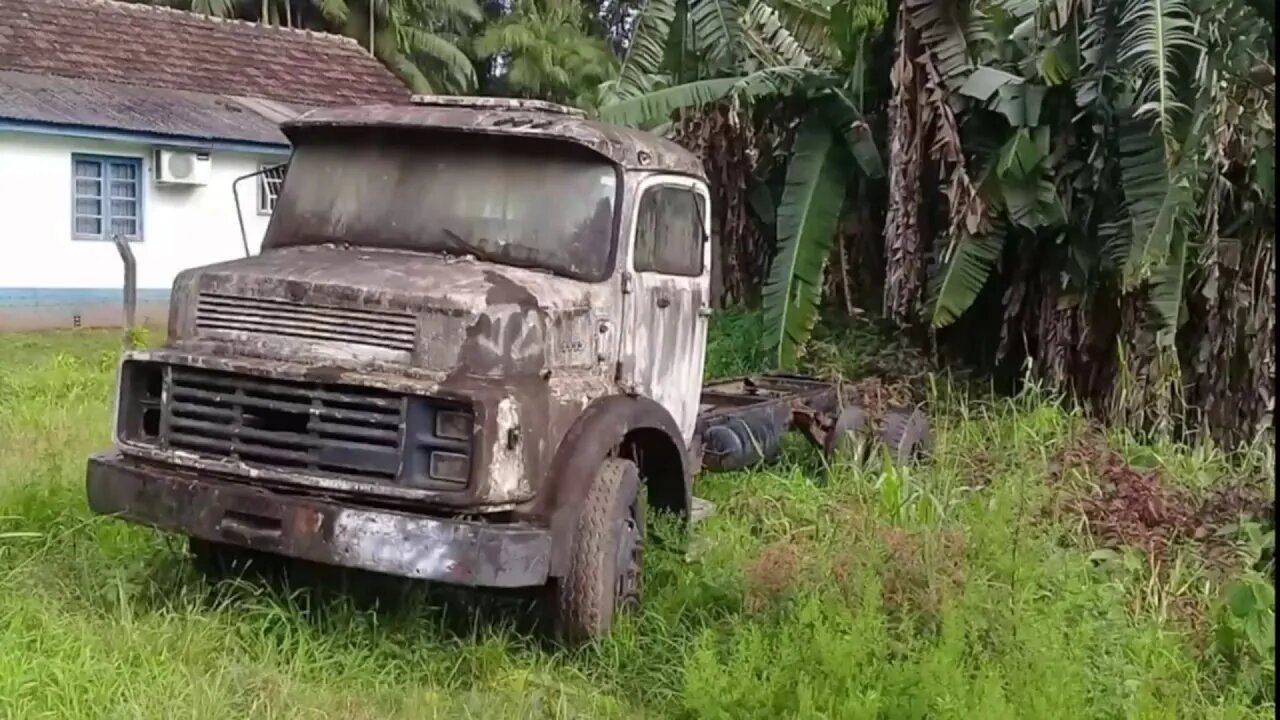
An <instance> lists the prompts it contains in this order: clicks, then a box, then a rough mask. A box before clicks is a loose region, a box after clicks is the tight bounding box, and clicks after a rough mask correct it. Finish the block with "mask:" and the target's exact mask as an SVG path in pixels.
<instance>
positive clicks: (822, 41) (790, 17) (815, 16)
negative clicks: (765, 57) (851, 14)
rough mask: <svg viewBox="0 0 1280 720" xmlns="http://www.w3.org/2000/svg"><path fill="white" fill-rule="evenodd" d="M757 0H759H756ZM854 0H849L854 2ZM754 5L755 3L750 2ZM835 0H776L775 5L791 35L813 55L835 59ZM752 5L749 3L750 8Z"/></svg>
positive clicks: (783, 24)
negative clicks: (833, 24)
mask: <svg viewBox="0 0 1280 720" xmlns="http://www.w3.org/2000/svg"><path fill="white" fill-rule="evenodd" d="M756 1H757V2H758V0H756ZM851 1H852V0H846V2H851ZM751 4H752V5H754V4H755V3H754V2H753V3H751ZM836 4H837V3H836V2H834V0H773V2H772V7H773V9H774V10H775V11H776V12H777V16H778V19H779V20H780V21H781V23H782V26H783V27H784V28H786V30H787V32H788V33H790V34H791V37H793V38H795V40H796V42H798V43H799V44H800V46H801V47H802V48H804V50H805V52H807V53H808V54H809V55H811V56H821V57H824V58H827V59H834V57H833V49H834V48H833V47H832V42H831V23H832V14H831V13H832V6H833V5H836ZM750 7H751V5H748V9H750Z"/></svg>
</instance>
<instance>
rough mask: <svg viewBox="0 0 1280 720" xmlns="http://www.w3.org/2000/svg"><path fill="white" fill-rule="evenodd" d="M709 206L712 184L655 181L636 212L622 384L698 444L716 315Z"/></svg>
mask: <svg viewBox="0 0 1280 720" xmlns="http://www.w3.org/2000/svg"><path fill="white" fill-rule="evenodd" d="M709 207H710V198H709V194H708V192H707V187H706V185H705V184H703V183H701V182H698V181H695V180H692V179H690V178H685V177H681V176H678V175H654V176H650V177H648V178H646V179H645V180H643V181H642V182H641V183H640V184H639V188H638V193H637V200H636V202H635V204H634V205H633V206H632V210H631V212H632V218H631V220H632V221H631V223H629V227H630V237H629V242H628V247H629V249H630V252H629V253H628V256H629V257H628V260H627V263H626V265H625V267H626V271H625V272H626V275H625V276H624V278H623V293H624V303H625V308H626V309H625V313H626V315H625V317H626V324H625V326H624V328H623V338H624V340H623V363H622V372H621V375H622V377H621V380H622V381H623V383H624V385H625V386H627V387H628V389H629V391H631V392H635V393H637V394H639V395H643V396H645V397H648V398H650V399H652V400H655V401H656V402H657V403H658V404H660V405H662V406H663V407H664V408H666V410H667V412H669V413H671V417H672V418H673V419H674V420H675V421H676V423H677V424H678V425H679V426H680V430H681V433H682V435H683V436H684V441H685V445H686V446H688V445H689V444H690V443H692V441H693V431H694V423H695V422H696V421H697V418H698V405H699V397H700V395H701V391H702V372H703V366H704V363H705V355H706V349H707V317H708V315H709V309H710V290H711V287H710V277H711V273H710V272H709V270H710V263H711V246H710V243H709V241H708V238H709V237H710V234H711V226H710V213H709V212H708V208H709Z"/></svg>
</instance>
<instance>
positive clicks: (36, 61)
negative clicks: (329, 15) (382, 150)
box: [0, 0, 409, 106]
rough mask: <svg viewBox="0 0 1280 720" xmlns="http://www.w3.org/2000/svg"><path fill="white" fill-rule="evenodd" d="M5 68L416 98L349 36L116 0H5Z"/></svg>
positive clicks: (194, 86)
mask: <svg viewBox="0 0 1280 720" xmlns="http://www.w3.org/2000/svg"><path fill="white" fill-rule="evenodd" d="M0 70H9V71H15V72H20V73H27V74H35V75H53V76H58V77H64V78H76V79H81V80H93V81H99V82H111V83H123V84H128V85H142V86H147V87H151V88H162V89H167V90H186V91H192V92H202V93H208V94H213V95H231V96H246V97H255V98H265V99H269V100H276V101H280V102H286V103H295V104H300V105H312V106H325V105H355V104H366V103H386V102H392V103H401V102H407V101H408V99H409V90H408V88H406V87H405V85H404V84H403V83H401V82H400V81H399V80H398V79H397V78H396V77H395V75H393V74H392V73H391V71H389V70H388V69H387V68H386V67H385V66H383V65H382V63H380V62H379V61H378V60H377V59H375V58H374V57H373V56H372V55H370V54H369V53H368V52H366V51H365V50H364V49H363V48H361V47H360V46H359V45H358V44H357V43H355V42H354V41H352V40H350V39H349V38H346V37H343V36H339V35H331V34H327V33H318V32H313V31H308V30H295V29H291V28H282V27H271V26H263V25H258V24H256V23H250V22H244V21H239V20H221V19H218V18H213V17H208V16H204V15H199V14H195V13H189V12H182V11H179V10H173V9H170V8H165V7H157V6H150V5H139V4H132V3H124V2H116V1H115V0H0Z"/></svg>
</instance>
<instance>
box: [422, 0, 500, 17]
mask: <svg viewBox="0 0 1280 720" xmlns="http://www.w3.org/2000/svg"><path fill="white" fill-rule="evenodd" d="M406 5H407V6H409V9H411V10H412V11H413V15H415V16H416V17H418V18H422V19H427V18H442V17H461V18H465V19H467V20H470V21H471V22H481V21H483V20H484V9H483V8H481V7H480V3H479V2H477V1H476V0H409V2H408V3H407V4H406Z"/></svg>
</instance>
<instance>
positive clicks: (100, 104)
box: [0, 70, 307, 147]
mask: <svg viewBox="0 0 1280 720" xmlns="http://www.w3.org/2000/svg"><path fill="white" fill-rule="evenodd" d="M264 106H269V107H264ZM306 109H307V108H305V107H299V106H292V107H288V106H281V105H280V104H279V103H271V102H270V101H265V100H258V99H247V98H233V97H225V96H221V95H209V94H207V93H193V92H188V91H186V90H165V89H160V88H148V87H140V86H137V85H121V84H117V83H104V82H95V81H93V80H75V79H70V78H60V77H52V76H49V75H28V74H26V73H15V72H6V71H3V70H0V120H16V121H19V122H35V123H42V124H49V123H52V124H56V125H60V126H64V127H80V128H110V129H113V130H123V131H131V132H137V133H148V134H151V135H160V136H167V137H170V138H173V140H174V142H180V143H182V144H185V145H197V144H199V143H200V141H213V140H235V141H241V142H252V143H264V144H270V145H279V146H281V147H286V146H288V144H289V141H288V140H286V139H285V136H284V135H283V134H282V133H281V132H280V126H279V123H278V122H277V120H278V119H279V118H281V117H291V116H293V115H296V114H298V113H299V112H301V111H304V110H306ZM273 116H274V117H273Z"/></svg>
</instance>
